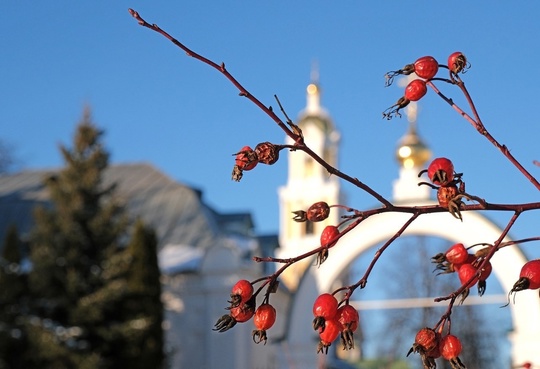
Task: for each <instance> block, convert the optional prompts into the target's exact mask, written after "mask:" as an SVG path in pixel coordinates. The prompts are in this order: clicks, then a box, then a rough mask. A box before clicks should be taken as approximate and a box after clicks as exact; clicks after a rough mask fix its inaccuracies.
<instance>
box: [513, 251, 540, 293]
mask: <svg viewBox="0 0 540 369" xmlns="http://www.w3.org/2000/svg"><path fill="white" fill-rule="evenodd" d="M538 288H540V259H536V260H531V261H528V262H527V263H525V264H524V265H523V267H521V272H520V273H519V279H518V281H517V282H516V283H515V284H514V287H512V290H511V292H518V291H523V290H527V289H529V290H536V289H538Z"/></svg>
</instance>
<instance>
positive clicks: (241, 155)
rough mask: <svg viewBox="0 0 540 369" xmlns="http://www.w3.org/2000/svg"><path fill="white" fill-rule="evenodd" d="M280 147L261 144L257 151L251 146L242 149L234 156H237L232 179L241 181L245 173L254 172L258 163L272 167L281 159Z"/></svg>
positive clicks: (266, 143) (267, 143)
mask: <svg viewBox="0 0 540 369" xmlns="http://www.w3.org/2000/svg"><path fill="white" fill-rule="evenodd" d="M281 149H282V146H280V145H274V144H272V143H270V142H261V143H260V144H258V145H257V146H255V149H252V148H251V147H250V146H244V147H242V150H240V151H239V152H237V153H236V154H233V155H235V156H236V158H235V165H234V167H233V171H232V179H233V180H234V181H237V182H238V181H240V180H241V179H242V176H243V175H244V171H247V170H252V169H253V168H255V167H256V166H257V164H258V163H262V164H268V165H272V164H274V163H275V162H276V161H278V159H279V151H280V150H281Z"/></svg>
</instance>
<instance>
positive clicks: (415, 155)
mask: <svg viewBox="0 0 540 369" xmlns="http://www.w3.org/2000/svg"><path fill="white" fill-rule="evenodd" d="M396 158H397V160H398V162H399V163H400V164H401V166H403V167H404V168H415V167H416V168H422V167H423V166H424V164H426V162H427V161H428V160H429V159H431V151H430V150H429V148H428V147H427V146H426V145H425V144H424V142H422V140H421V139H420V137H419V136H418V134H417V133H416V127H415V124H414V122H412V123H411V125H410V126H409V131H408V132H407V133H406V134H405V136H403V137H402V138H401V140H400V141H399V143H398V148H397V151H396Z"/></svg>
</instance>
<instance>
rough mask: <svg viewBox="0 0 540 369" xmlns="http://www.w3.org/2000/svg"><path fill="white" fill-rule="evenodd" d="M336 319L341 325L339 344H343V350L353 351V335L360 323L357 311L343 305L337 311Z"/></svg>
mask: <svg viewBox="0 0 540 369" xmlns="http://www.w3.org/2000/svg"><path fill="white" fill-rule="evenodd" d="M337 319H338V321H339V323H340V324H341V342H342V343H343V349H344V350H352V349H354V335H353V333H354V332H355V331H356V330H357V329H358V324H359V321H360V317H359V315H358V310H356V308H354V307H353V306H351V305H349V304H347V305H343V306H342V307H340V308H339V309H338V311H337Z"/></svg>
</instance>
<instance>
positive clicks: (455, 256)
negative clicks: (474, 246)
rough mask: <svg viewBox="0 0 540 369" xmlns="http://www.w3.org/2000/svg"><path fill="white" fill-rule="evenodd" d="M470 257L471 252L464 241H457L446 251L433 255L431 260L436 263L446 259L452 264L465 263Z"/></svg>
mask: <svg viewBox="0 0 540 369" xmlns="http://www.w3.org/2000/svg"><path fill="white" fill-rule="evenodd" d="M468 257H469V254H468V252H467V249H466V248H465V246H464V245H463V244H462V243H456V244H454V245H452V246H450V248H449V249H448V250H446V251H445V252H444V253H442V252H441V253H439V254H437V255H435V256H434V257H432V258H431V260H432V262H434V263H443V262H445V261H446V262H449V263H451V264H463V263H464V262H466V261H467V258H468Z"/></svg>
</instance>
